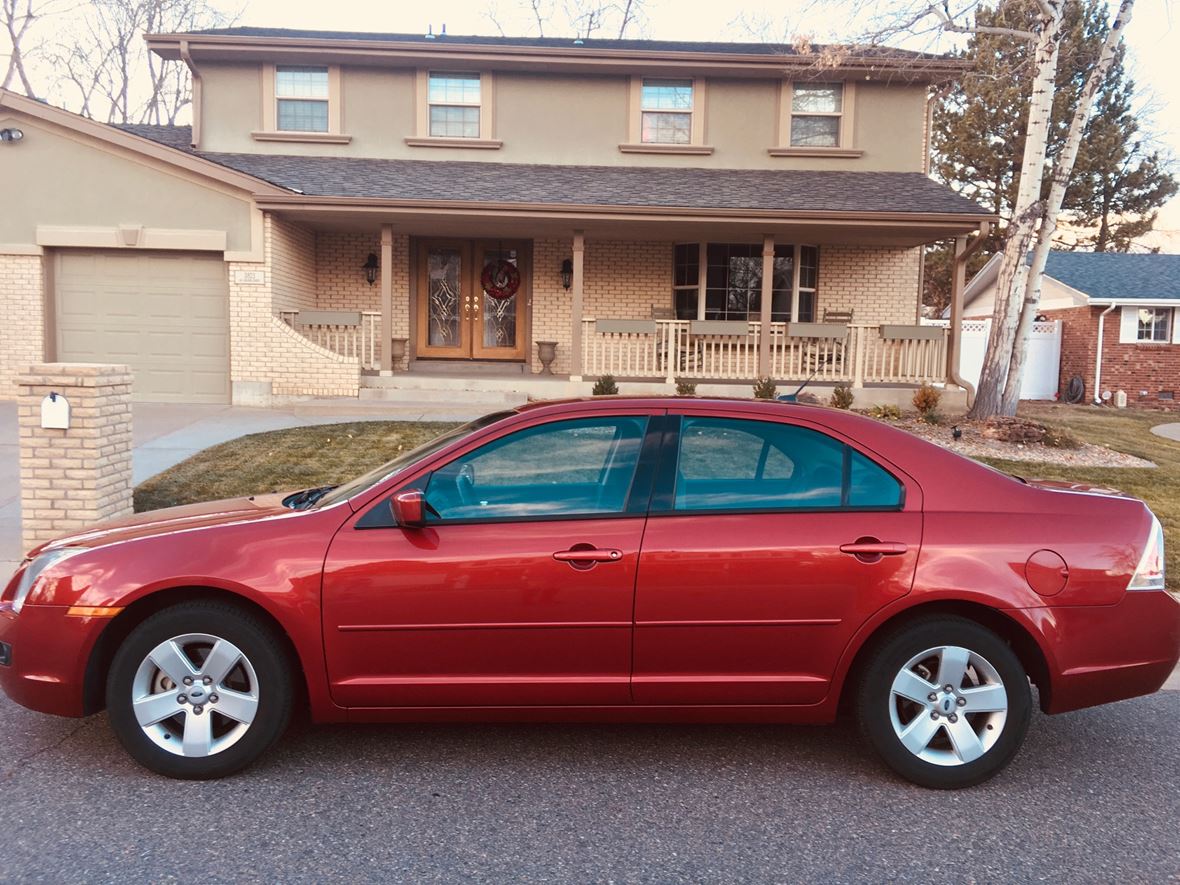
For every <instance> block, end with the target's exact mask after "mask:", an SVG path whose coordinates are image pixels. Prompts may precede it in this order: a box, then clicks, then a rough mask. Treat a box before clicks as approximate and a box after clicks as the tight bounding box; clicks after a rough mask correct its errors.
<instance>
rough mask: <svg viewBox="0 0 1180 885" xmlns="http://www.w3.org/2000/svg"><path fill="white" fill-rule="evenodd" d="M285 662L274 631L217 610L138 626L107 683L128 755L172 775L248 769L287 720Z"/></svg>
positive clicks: (183, 609) (166, 616)
mask: <svg viewBox="0 0 1180 885" xmlns="http://www.w3.org/2000/svg"><path fill="white" fill-rule="evenodd" d="M288 666H289V665H288V661H287V656H286V654H285V653H284V650H283V648H282V646H281V645H280V644H279V642H278V641H277V639H276V638H275V636H274V635H273V633H272V631H271V630H270V629H268V628H267V626H266V625H264V624H262V623H261V622H259V621H258V620H257V619H255V618H254V617H252V616H250V615H249V614H247V613H245V612H242V611H240V610H239V609H237V608H234V607H233V606H228V605H224V604H219V603H215V602H192V603H184V604H181V605H177V606H173V607H171V608H168V609H165V610H163V611H161V612H159V613H157V614H155V615H153V616H152V617H150V618H148V619H147V620H145V621H144V622H143V623H142V624H140V625H139V626H138V627H136V628H135V629H134V630H133V631H132V632H131V634H130V635H129V636H128V637H127V639H126V640H125V641H124V642H123V644H122V645H121V646H120V647H119V650H118V652H116V654H115V659H114V662H113V663H112V665H111V672H110V678H109V679H108V680H107V710H108V713H109V715H110V719H111V725H112V727H113V728H114V730H115V734H116V735H117V736H118V738H119V740H120V742H121V743H122V744H123V746H124V747H125V748H126V749H127V752H129V753H130V754H131V756H132V757H133V758H134V759H135V760H136V761H137V762H139V763H140V764H141V765H143V766H145V767H146V768H150V769H151V770H152V771H155V772H158V773H159V774H163V775H167V776H168V777H175V778H186V779H196V780H203V779H208V778H216V777H224V776H225V775H228V774H232V773H233V772H235V771H238V770H239V769H241V768H244V767H245V766H246V765H249V764H250V763H251V762H253V761H254V760H255V759H256V758H257V757H258V756H259V755H261V754H262V753H263V752H264V751H265V750H266V749H267V748H268V747H269V746H270V745H271V744H273V743H274V741H275V740H276V739H277V738H278V737H279V736H280V735H281V734H282V733H283V731H284V730H285V728H286V726H287V722H288V721H289V719H290V715H291V676H290V672H289V670H288Z"/></svg>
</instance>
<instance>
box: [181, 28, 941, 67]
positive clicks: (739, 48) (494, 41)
mask: <svg viewBox="0 0 1180 885" xmlns="http://www.w3.org/2000/svg"><path fill="white" fill-rule="evenodd" d="M187 33H188V34H190V35H197V34H199V35H205V36H224V37H243V38H277V39H284V38H285V39H302V40H332V41H345V40H357V41H365V42H373V43H376V42H387V43H422V44H425V45H431V46H439V47H441V46H445V45H446V44H459V45H463V46H505V47H511V46H519V47H536V48H550V49H570V50H576V49H578V48H581V49H590V50H592V49H614V50H630V51H637V52H700V53H710V54H726V55H765V56H774V55H782V56H799V55H801V53H800V52H799V50H798V48H797V47H795V46H793V45H791V44H786V43H765V42H764V43H728V42H721V41H681V40H604V39H598V38H588V39H584V40H580V41H578V42H575V38H573V37H492V36H480V35H475V34H466V35H464V34H446V35H441V34H436V35H435V36H433V37H429V36H427V35H425V34H397V33H372V32H367V31H317V30H298V29H291V28H256V27H235V28H208V29H205V30H201V31H189V32H187ZM825 48H826V47H824V46H820V45H812V46H811V47H810V53H809V54H810V55H815V54H818V53H820V52H822V51H823V50H824V49H825ZM853 54H854V55H855V56H856V57H857V58H870V59H871V58H878V59H882V60H886V59H888V60H913V59H945V58H949V56H942V55H933V54H929V53H922V52H913V51H910V50H907V49H894V48H892V47H889V46H864V47H859V46H858V47H856V48H855V50H854V52H853Z"/></svg>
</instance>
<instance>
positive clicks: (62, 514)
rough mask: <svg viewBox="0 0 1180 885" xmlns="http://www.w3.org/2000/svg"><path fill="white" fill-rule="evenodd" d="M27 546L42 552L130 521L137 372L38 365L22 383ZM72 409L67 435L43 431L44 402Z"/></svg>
mask: <svg viewBox="0 0 1180 885" xmlns="http://www.w3.org/2000/svg"><path fill="white" fill-rule="evenodd" d="M17 389H18V390H19V395H18V397H17V416H18V419H17V420H18V423H19V426H20V490H21V540H22V542H23V544H24V546H25V549H26V550H28V549H30V548H32V547H34V546H36V545H37V544H40V543H42V542H44V541H48V540H51V539H52V538H56V537H58V536H60V535H63V534H67V533H68V532H71V531H77V530H79V529H83V528H86V527H87V526H89V525H91V524H93V523H96V522H101V521H102V520H105V519H114V518H117V517H120V516H128V515H130V513H131V510H132V507H131V488H132V486H131V369H130V367H129V366H108V365H98V364H94V363H36V364H34V365H32V366H29V367H26V371H25V372H23V373H22V374H21V375H19V376H18V378H17ZM50 392H54V393H58V394H60V395H62V396H64V397H65V398H66V400H67V401H68V402H69V405H70V426H69V428H68V429H56V428H45V427H42V426H41V402H42V400H43V399H44V398H45V397H46V396H48V395H49V394H50Z"/></svg>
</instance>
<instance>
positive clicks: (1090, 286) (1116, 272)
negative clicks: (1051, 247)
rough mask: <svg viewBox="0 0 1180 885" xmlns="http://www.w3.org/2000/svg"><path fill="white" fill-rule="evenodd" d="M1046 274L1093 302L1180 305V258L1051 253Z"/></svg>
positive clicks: (1103, 253)
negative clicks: (1157, 301) (1162, 301)
mask: <svg viewBox="0 0 1180 885" xmlns="http://www.w3.org/2000/svg"><path fill="white" fill-rule="evenodd" d="M1045 273H1046V275H1048V276H1050V277H1052V278H1053V279H1055V280H1057V281H1058V282H1060V283H1064V284H1065V285H1067V286H1069V287H1071V288H1073V289H1077V290H1078V291H1079V292H1082V293H1084V294H1085V295H1086V296H1087V297H1088V298H1089V299H1090V302H1091V303H1109V302H1111V301H1131V300H1137V299H1143V300H1155V299H1165V298H1166V299H1174V300H1176V301H1177V302H1180V255H1160V254H1155V253H1148V254H1144V253H1128V252H1050V253H1049V260H1048V261H1047V262H1046V264H1045Z"/></svg>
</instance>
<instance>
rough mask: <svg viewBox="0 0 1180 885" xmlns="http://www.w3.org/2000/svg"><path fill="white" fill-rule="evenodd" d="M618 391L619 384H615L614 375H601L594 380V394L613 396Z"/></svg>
mask: <svg viewBox="0 0 1180 885" xmlns="http://www.w3.org/2000/svg"><path fill="white" fill-rule="evenodd" d="M618 392H619V385H617V384H615V376H614V375H603V376H602V377H601V378H599V379H598V380H597V381H595V382H594V390H593V393H594V395H595V396H613V395H614V394H616V393H618Z"/></svg>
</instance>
